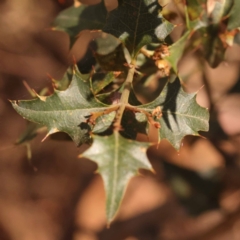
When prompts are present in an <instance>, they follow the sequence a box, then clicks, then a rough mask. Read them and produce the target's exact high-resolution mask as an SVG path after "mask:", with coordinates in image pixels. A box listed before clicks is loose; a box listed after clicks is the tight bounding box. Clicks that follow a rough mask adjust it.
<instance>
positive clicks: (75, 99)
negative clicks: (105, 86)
mask: <svg viewBox="0 0 240 240" xmlns="http://www.w3.org/2000/svg"><path fill="white" fill-rule="evenodd" d="M83 79H84V75H82V74H81V73H80V72H79V71H78V69H77V67H76V66H75V70H74V72H73V75H72V80H71V83H70V85H69V87H68V88H67V89H66V90H65V91H58V90H56V89H55V90H54V93H53V94H52V95H51V96H48V97H46V96H39V97H38V98H37V99H34V100H28V101H13V102H12V105H13V107H14V109H15V110H16V111H17V112H18V113H19V114H20V115H21V116H23V117H24V118H25V119H27V120H29V121H32V122H36V123H39V124H42V125H45V126H47V128H48V135H50V134H52V133H56V132H65V133H67V134H68V135H69V136H70V137H71V138H72V139H73V141H74V142H75V143H76V144H77V145H81V144H83V143H86V142H89V140H90V137H89V131H90V130H91V126H89V124H87V122H86V120H87V119H88V117H89V116H90V115H91V114H92V113H95V112H101V111H104V110H106V109H108V108H109V106H108V105H105V104H103V103H101V102H99V101H98V100H97V99H96V98H95V97H94V96H93V95H92V92H91V90H90V86H89V81H84V80H83ZM114 116H115V112H111V113H109V114H108V115H102V116H101V117H99V118H98V119H97V122H96V125H95V127H94V131H96V132H101V131H104V130H106V129H107V128H108V127H109V126H110V125H111V123H112V121H113V118H114ZM48 135H47V136H48Z"/></svg>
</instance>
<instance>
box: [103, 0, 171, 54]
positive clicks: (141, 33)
mask: <svg viewBox="0 0 240 240" xmlns="http://www.w3.org/2000/svg"><path fill="white" fill-rule="evenodd" d="M161 10H162V7H161V6H160V5H159V3H158V1H157V0H118V7H117V8H116V9H114V10H112V11H111V12H110V13H109V15H108V18H107V22H106V25H105V26H104V28H103V31H104V32H107V33H110V34H112V35H114V36H115V37H117V38H119V39H120V40H121V41H123V42H124V44H125V46H126V47H127V49H128V50H129V52H130V54H131V55H132V57H135V56H136V54H137V53H138V51H139V50H140V49H141V48H142V47H143V46H144V45H147V44H149V43H152V42H154V43H158V42H163V41H164V39H165V38H166V37H167V35H168V34H169V33H170V32H171V31H172V30H173V28H174V25H173V24H171V23H170V22H168V21H167V20H165V19H164V18H163V17H162V15H161V13H160V11H161Z"/></svg>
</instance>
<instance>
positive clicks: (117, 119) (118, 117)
mask: <svg viewBox="0 0 240 240" xmlns="http://www.w3.org/2000/svg"><path fill="white" fill-rule="evenodd" d="M134 72H135V65H132V66H130V68H129V70H128V75H127V79H126V81H125V83H124V89H123V92H122V96H121V98H120V102H119V105H120V107H119V109H118V110H117V114H116V117H115V123H114V125H113V126H114V130H115V131H119V130H120V129H121V121H122V116H123V113H124V110H125V108H126V106H127V105H128V99H129V95H130V91H131V86H132V81H133V76H134Z"/></svg>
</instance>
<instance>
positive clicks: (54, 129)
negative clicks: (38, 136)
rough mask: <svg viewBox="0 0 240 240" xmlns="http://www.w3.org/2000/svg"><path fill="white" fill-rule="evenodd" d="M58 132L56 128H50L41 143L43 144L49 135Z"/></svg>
mask: <svg viewBox="0 0 240 240" xmlns="http://www.w3.org/2000/svg"><path fill="white" fill-rule="evenodd" d="M56 132H59V130H58V129H57V128H52V129H50V130H49V132H48V133H47V134H46V136H45V137H44V138H43V139H42V141H41V142H44V141H45V140H46V139H47V138H48V137H49V136H50V135H51V134H53V133H56Z"/></svg>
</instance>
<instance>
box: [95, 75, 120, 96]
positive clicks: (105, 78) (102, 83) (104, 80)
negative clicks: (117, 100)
mask: <svg viewBox="0 0 240 240" xmlns="http://www.w3.org/2000/svg"><path fill="white" fill-rule="evenodd" d="M116 76H117V74H116V73H114V72H109V73H107V74H104V73H96V74H94V75H93V77H92V78H91V88H92V92H93V94H94V95H96V94H98V93H99V92H101V91H102V90H103V89H104V88H105V87H106V86H107V85H109V84H110V83H111V82H113V81H114V80H115V79H116Z"/></svg>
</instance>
